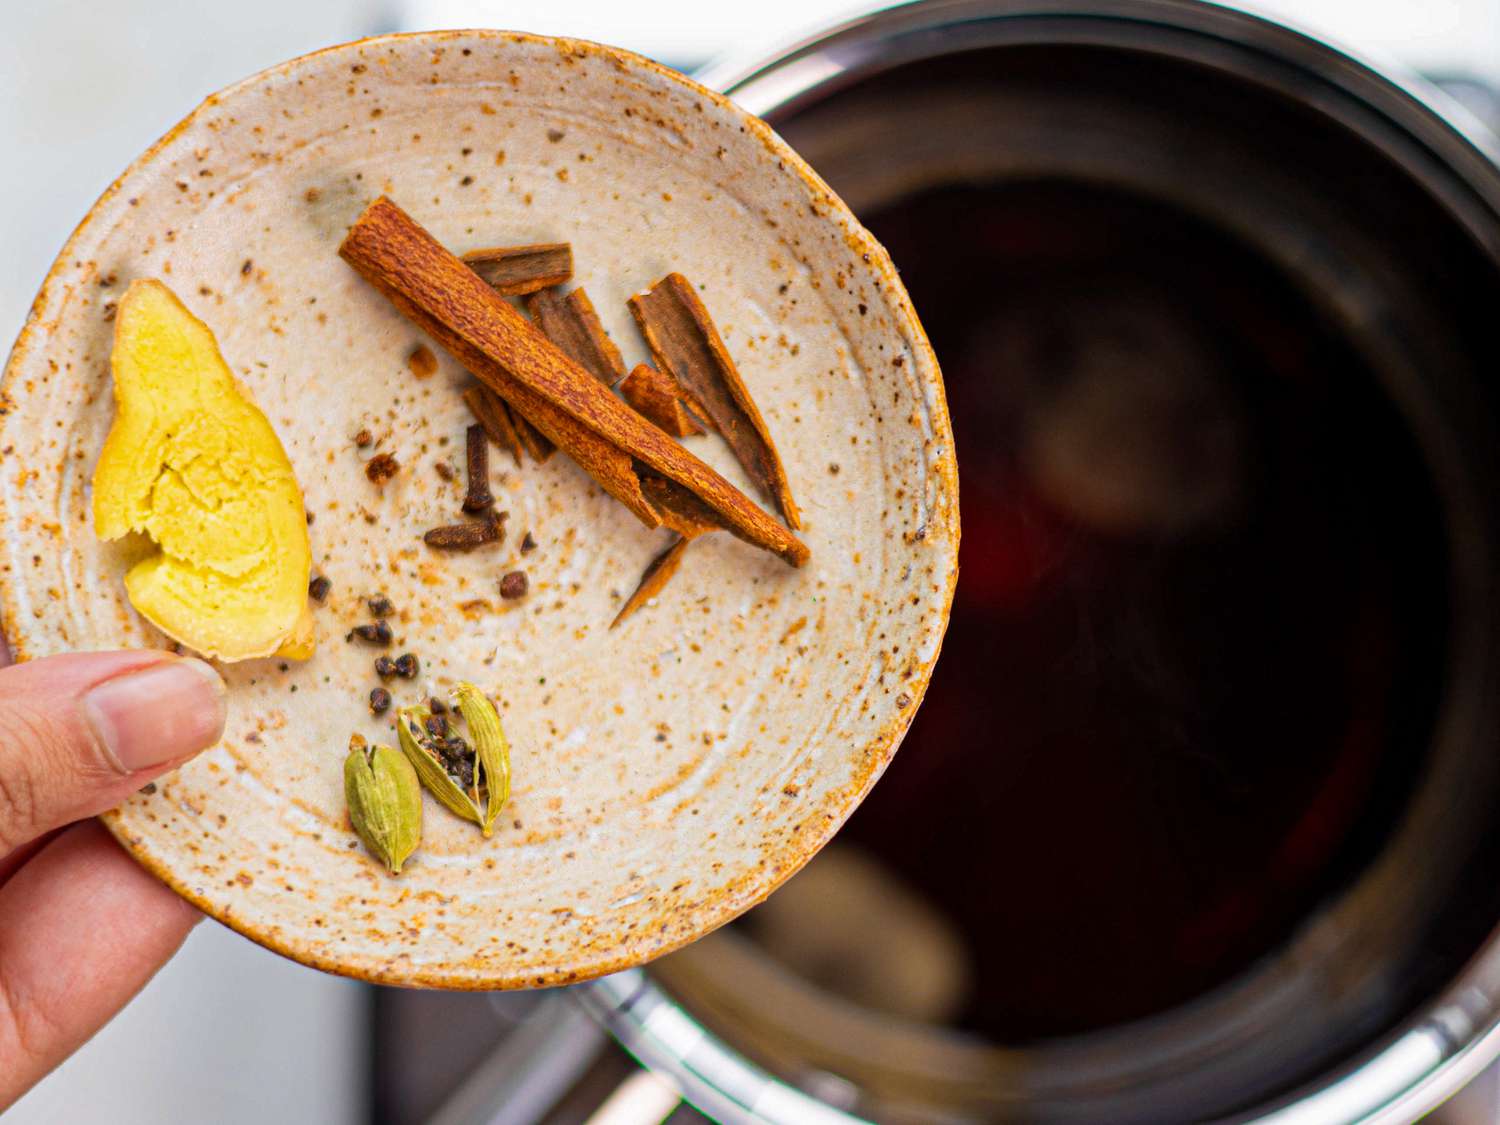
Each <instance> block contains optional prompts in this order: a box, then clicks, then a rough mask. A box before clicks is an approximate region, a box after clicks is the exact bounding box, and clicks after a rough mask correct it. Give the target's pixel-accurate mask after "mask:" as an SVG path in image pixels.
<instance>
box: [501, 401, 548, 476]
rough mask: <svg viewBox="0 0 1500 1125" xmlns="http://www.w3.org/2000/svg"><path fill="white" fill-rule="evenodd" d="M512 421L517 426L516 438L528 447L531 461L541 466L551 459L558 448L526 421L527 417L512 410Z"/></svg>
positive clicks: (527, 450)
mask: <svg viewBox="0 0 1500 1125" xmlns="http://www.w3.org/2000/svg"><path fill="white" fill-rule="evenodd" d="M510 420H511V421H512V422H514V423H515V425H516V436H517V437H519V438H520V439H521V444H522V445H524V446H525V447H526V452H527V453H529V454H531V459H532V460H533V461H535V462H536V463H537V464H538V465H540V464H541V463H542V462H543V461H545V460H546V459H547V458H548V457H551V456H552V454H553V452H554V451H555V450H556V449H557V446H556V445H555V444H554V443H553V442H552V441H551V439H549V438H548V437H547V435H546V434H544V433H542V432H541V431H540V430H538V429H537V428H536V427H535V426H533V425H532V424H531V423H530V422H528V421H527V420H526V416H525V415H524V414H522V413H521V412H520V411H518V410H515V409H512V410H511V412H510Z"/></svg>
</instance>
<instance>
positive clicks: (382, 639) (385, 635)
mask: <svg viewBox="0 0 1500 1125" xmlns="http://www.w3.org/2000/svg"><path fill="white" fill-rule="evenodd" d="M355 637H358V638H359V639H360V640H362V641H369V642H370V643H371V644H373V645H388V644H390V643H391V627H390V626H389V625H387V624H386V623H385V622H384V621H376V622H374V623H373V624H370V625H356V626H355V627H354V628H353V629H351V630H349V633H348V635H347V636H345V637H344V640H346V641H348V640H352V639H353V638H355Z"/></svg>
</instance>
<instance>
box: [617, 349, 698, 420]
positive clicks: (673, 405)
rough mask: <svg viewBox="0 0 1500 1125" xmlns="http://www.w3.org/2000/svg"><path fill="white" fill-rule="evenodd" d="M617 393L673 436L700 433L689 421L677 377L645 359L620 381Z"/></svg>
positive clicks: (689, 415)
mask: <svg viewBox="0 0 1500 1125" xmlns="http://www.w3.org/2000/svg"><path fill="white" fill-rule="evenodd" d="M620 394H621V395H622V396H623V397H624V399H625V401H626V402H628V403H630V405H631V406H633V407H635V408H636V410H637V411H638V412H639V413H640V414H641V416H642V417H645V418H649V419H650V420H651V421H653V422H655V423H656V424H657V425H658V426H660V427H661V428H662V429H664V430H666V431H667V433H669V434H671V435H672V436H673V437H679V438H680V437H689V436H691V435H693V434H701V433H702V432H703V427H702V426H700V425H698V423H697V422H695V421H693V416H692V415H691V414H689V413H688V410H687V407H686V406H684V405H683V404H682V389H681V388H680V387H679V386H678V385H677V380H675V379H673V378H672V376H670V375H668V374H667V373H666V372H665V371H662V370H660V369H659V368H656V367H652V366H651V365H650V364H649V363H638V364H636V366H635V370H633V371H632V372H631V373H630V374H629V375H627V376H625V380H624V382H622V383H621V384H620Z"/></svg>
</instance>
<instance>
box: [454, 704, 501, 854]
mask: <svg viewBox="0 0 1500 1125" xmlns="http://www.w3.org/2000/svg"><path fill="white" fill-rule="evenodd" d="M453 705H454V706H455V707H457V708H458V711H459V714H461V715H463V717H464V722H465V723H466V724H468V727H469V739H470V740H471V741H472V742H473V743H474V756H475V758H476V759H477V761H478V764H479V769H478V771H477V772H478V773H481V774H483V775H484V785H485V790H486V793H485V795H486V798H487V801H486V805H485V811H484V819H483V820H482V821H481V822H480V825H479V826H480V828H482V829H483V830H484V834H485V835H486V836H488V835H489V834H490V830H491V828H492V827H493V826H494V823H495V818H496V817H497V816H499V815H500V810H501V809H502V808H504V807H505V802H506V801H508V800H510V743H509V742H507V741H506V740H505V728H504V727H502V726H501V725H500V712H499V711H498V710H496V709H495V705H494V703H492V702H491V701H490V699H489V697H488V696H486V695H485V694H484V692H482V691H480V690H479V689H478V688H477V687H475V686H474V685H473V684H468V683H461V684H459V685H458V687H457V689H456V690H455V691H454V692H453Z"/></svg>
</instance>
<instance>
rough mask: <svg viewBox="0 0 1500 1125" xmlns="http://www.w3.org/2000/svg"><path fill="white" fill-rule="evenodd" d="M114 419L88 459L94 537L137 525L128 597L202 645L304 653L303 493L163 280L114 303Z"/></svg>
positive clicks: (307, 558) (307, 554) (229, 651)
mask: <svg viewBox="0 0 1500 1125" xmlns="http://www.w3.org/2000/svg"><path fill="white" fill-rule="evenodd" d="M110 365H111V367H112V368H113V371H114V383H115V420H114V423H113V425H111V426H110V430H109V436H108V437H106V438H105V441H104V450H103V452H102V453H101V454H100V456H99V464H98V465H97V466H96V467H95V469H94V530H95V532H96V533H97V534H98V536H99V537H100V538H101V539H118V538H120V537H121V536H124V535H126V534H128V533H130V532H144V533H145V534H146V535H148V536H150V537H151V539H152V540H153V541H154V542H155V543H156V545H157V547H158V548H159V550H158V551H157V552H156V553H155V554H153V555H151V556H150V557H148V558H146V559H143V560H141V561H140V562H138V563H136V564H135V565H134V566H133V567H131V568H130V570H129V572H128V573H127V574H126V575H125V591H126V593H127V594H128V595H129V597H130V601H131V604H132V605H134V606H135V608H136V609H137V610H138V611H140V613H141V614H142V616H144V617H145V618H146V619H147V620H149V621H150V622H151V623H152V624H154V625H155V626H156V627H157V628H158V629H160V630H161V631H162V632H163V633H166V634H167V635H168V636H169V637H172V638H173V639H174V640H177V641H180V642H182V644H184V645H186V646H187V647H189V648H191V649H193V650H195V651H197V652H201V653H203V654H204V655H206V656H214V657H218V658H219V659H221V660H226V661H233V660H248V659H250V658H252V657H257V656H270V655H273V654H274V655H279V656H285V657H289V658H292V659H298V660H301V659H306V658H307V657H309V656H311V655H312V653H313V648H314V647H315V643H316V642H315V639H314V636H313V629H312V617H311V615H310V614H309V613H308V608H307V579H308V573H309V571H310V569H311V566H312V552H311V550H310V548H309V546H308V541H307V520H306V513H305V509H304V507H303V503H302V490H301V489H300V488H298V487H297V479H296V477H295V476H294V475H293V472H292V465H291V462H290V461H289V460H287V455H286V451H285V450H284V449H283V448H282V447H281V442H280V440H279V439H278V438H277V437H276V431H275V430H273V429H272V428H271V423H270V422H268V421H267V420H266V416H265V415H264V414H262V413H261V412H260V410H258V409H257V408H256V406H255V404H254V403H253V402H252V401H251V400H250V395H249V393H248V392H247V391H246V390H245V388H243V387H241V386H240V385H239V384H238V383H237V382H236V381H235V379H234V376H233V375H232V374H231V373H230V370H229V367H228V365H227V364H226V363H225V362H224V358H223V356H222V355H220V354H219V346H218V343H217V342H216V341H215V339H214V335H213V332H211V331H210V330H209V328H208V326H207V325H206V324H204V323H203V322H202V321H201V320H199V319H198V318H197V317H195V316H194V315H193V314H192V313H190V312H189V311H188V310H187V308H186V307H185V306H184V305H183V304H182V302H181V301H179V300H178V299H177V296H176V294H174V293H173V292H172V291H171V290H170V289H168V288H167V287H166V286H165V285H163V284H162V283H161V282H159V281H136V282H134V283H133V284H132V285H131V286H130V288H129V290H128V291H127V292H126V294H125V296H124V298H123V299H122V300H121V301H120V305H119V308H118V309H117V310H116V313H115V342H114V351H113V352H112V354H111V355H110Z"/></svg>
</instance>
